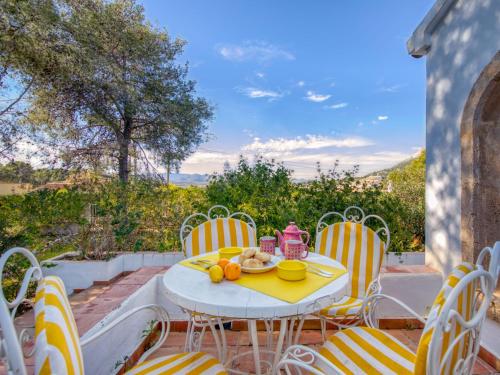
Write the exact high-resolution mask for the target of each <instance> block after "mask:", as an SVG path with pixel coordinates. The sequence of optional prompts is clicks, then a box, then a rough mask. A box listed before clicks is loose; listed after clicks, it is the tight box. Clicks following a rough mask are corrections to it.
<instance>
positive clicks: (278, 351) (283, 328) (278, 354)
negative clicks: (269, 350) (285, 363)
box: [272, 318, 288, 374]
mask: <svg viewBox="0 0 500 375" xmlns="http://www.w3.org/2000/svg"><path fill="white" fill-rule="evenodd" d="M287 324H288V319H287V318H281V319H280V334H279V336H278V342H277V344H276V352H275V353H274V360H273V368H272V373H273V374H274V373H275V371H276V366H277V365H278V362H279V361H280V358H281V352H282V351H283V343H284V341H285V334H286V329H287Z"/></svg>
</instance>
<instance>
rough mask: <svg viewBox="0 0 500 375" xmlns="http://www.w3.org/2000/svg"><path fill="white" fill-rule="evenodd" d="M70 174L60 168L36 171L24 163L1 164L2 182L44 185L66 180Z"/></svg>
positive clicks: (0, 176) (0, 175) (0, 179)
mask: <svg viewBox="0 0 500 375" xmlns="http://www.w3.org/2000/svg"><path fill="white" fill-rule="evenodd" d="M69 173H70V172H69V171H67V170H64V169H60V168H40V169H35V168H33V167H32V166H31V164H29V163H26V162H23V161H11V162H9V163H7V164H5V165H1V164H0V181H2V182H14V183H29V184H32V185H42V184H45V183H47V182H50V181H61V180H65V179H66V178H67V177H68V176H69Z"/></svg>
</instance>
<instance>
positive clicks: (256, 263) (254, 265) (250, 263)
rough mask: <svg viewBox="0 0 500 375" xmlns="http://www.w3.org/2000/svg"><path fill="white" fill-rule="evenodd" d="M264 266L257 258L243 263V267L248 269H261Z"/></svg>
mask: <svg viewBox="0 0 500 375" xmlns="http://www.w3.org/2000/svg"><path fill="white" fill-rule="evenodd" d="M263 266H264V264H263V263H262V262H261V261H260V260H258V259H255V258H251V259H247V260H245V261H244V262H243V267H246V268H261V267H263Z"/></svg>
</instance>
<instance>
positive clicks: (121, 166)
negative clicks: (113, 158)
mask: <svg viewBox="0 0 500 375" xmlns="http://www.w3.org/2000/svg"><path fill="white" fill-rule="evenodd" d="M128 173H129V170H128V144H126V143H125V142H123V143H120V151H119V155H118V177H119V178H120V182H123V183H124V184H126V183H127V182H128Z"/></svg>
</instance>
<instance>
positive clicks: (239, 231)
mask: <svg viewBox="0 0 500 375" xmlns="http://www.w3.org/2000/svg"><path fill="white" fill-rule="evenodd" d="M184 241H185V242H184V244H185V249H186V256H187V257H192V256H196V255H200V254H204V253H209V252H211V251H216V250H218V249H220V248H221V247H229V246H241V247H252V246H257V245H256V244H257V233H256V231H255V229H254V228H252V227H251V226H250V224H248V223H246V222H244V221H242V220H238V219H233V218H217V219H212V220H208V221H206V222H204V223H203V224H200V225H198V226H197V227H195V228H194V229H193V230H192V231H191V233H189V234H188V236H187V237H186V238H185V240H184Z"/></svg>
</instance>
